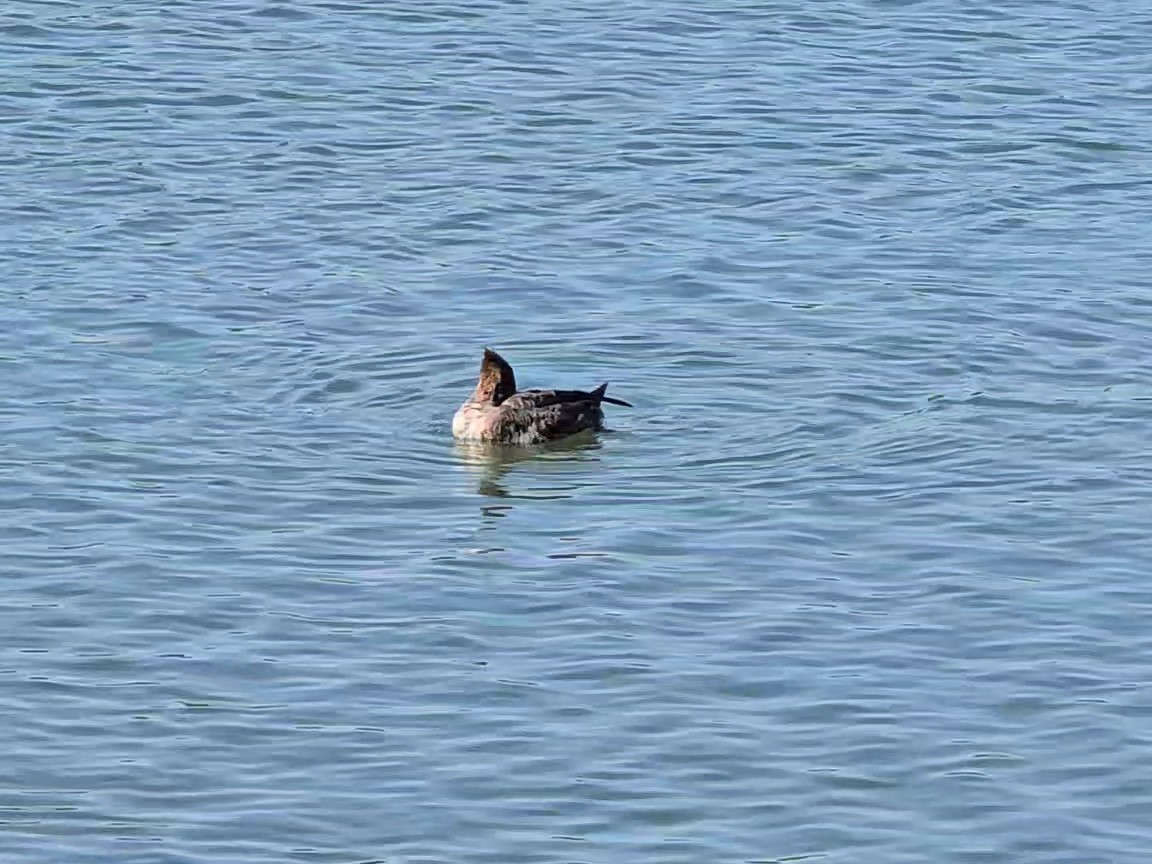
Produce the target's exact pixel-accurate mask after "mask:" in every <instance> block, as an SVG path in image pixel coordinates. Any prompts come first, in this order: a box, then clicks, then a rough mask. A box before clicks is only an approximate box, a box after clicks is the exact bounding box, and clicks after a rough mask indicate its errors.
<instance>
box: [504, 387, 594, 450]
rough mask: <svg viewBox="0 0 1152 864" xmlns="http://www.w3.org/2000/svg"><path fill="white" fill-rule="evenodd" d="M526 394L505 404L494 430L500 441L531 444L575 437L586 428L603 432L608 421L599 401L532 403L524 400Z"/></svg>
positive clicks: (509, 399)
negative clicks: (568, 436)
mask: <svg viewBox="0 0 1152 864" xmlns="http://www.w3.org/2000/svg"><path fill="white" fill-rule="evenodd" d="M529 392H531V391H529ZM542 392H549V391H542ZM551 392H563V391H551ZM524 395H528V393H524V394H521V393H517V394H516V395H515V396H511V397H509V398H508V399H506V400H505V401H504V402H503V403H502V404H501V406H500V415H499V417H498V418H497V420H496V422H495V424H494V428H493V429H492V432H493V436H494V437H495V439H496V440H500V441H517V442H520V443H524V444H531V443H536V442H539V441H548V440H551V439H553V438H561V437H563V436H565V435H574V434H575V433H577V432H583V431H584V430H585V429H599V428H601V425H602V424H603V422H604V412H603V411H601V410H600V405H599V403H598V402H596V401H595V400H592V399H584V400H581V401H552V402H548V403H547V404H531V401H532V400H531V399H526V400H521V399H520V397H521V396H524Z"/></svg>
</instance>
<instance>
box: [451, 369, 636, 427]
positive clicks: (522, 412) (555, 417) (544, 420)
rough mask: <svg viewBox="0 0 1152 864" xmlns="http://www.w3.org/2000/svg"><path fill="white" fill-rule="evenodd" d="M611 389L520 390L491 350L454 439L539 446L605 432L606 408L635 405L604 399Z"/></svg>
mask: <svg viewBox="0 0 1152 864" xmlns="http://www.w3.org/2000/svg"><path fill="white" fill-rule="evenodd" d="M607 389H608V385H607V384H606V383H605V384H601V385H600V386H599V387H597V388H596V389H595V390H593V391H591V392H587V393H586V392H585V391H583V390H520V391H517V390H516V374H515V373H514V372H513V371H512V367H511V366H509V365H508V362H507V361H506V360H505V359H504V358H503V357H501V356H500V355H499V354H497V353H496V352H495V351H493V350H492V349H491V348H485V349H484V359H483V360H482V361H481V362H480V380H479V381H477V382H476V389H475V390H473V391H472V395H471V396H469V397H468V399H467V400H466V401H465V402H464V404H463V405H461V406H460V409H459V410H458V411H457V412H456V416H455V417H453V418H452V434H453V435H454V436H456V437H457V438H460V439H462V440H465V441H484V442H489V443H492V444H539V443H541V442H543V441H553V440H555V439H557V438H563V437H565V436H566V435H573V434H575V433H577V432H583V431H584V430H585V429H596V430H599V429H603V428H604V411H603V410H602V409H601V407H600V406H601V404H602V403H604V402H611V403H612V404H613V405H624V406H626V407H628V408H631V407H632V405H631V404H630V403H628V402H625V401H624V400H623V399H613V398H612V397H611V396H605V395H604V391H605V390H607Z"/></svg>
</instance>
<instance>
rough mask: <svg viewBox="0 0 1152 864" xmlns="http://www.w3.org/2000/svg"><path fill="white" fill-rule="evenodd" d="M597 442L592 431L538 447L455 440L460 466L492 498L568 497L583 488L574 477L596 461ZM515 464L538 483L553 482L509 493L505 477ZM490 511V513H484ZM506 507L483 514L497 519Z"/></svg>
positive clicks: (482, 493)
mask: <svg viewBox="0 0 1152 864" xmlns="http://www.w3.org/2000/svg"><path fill="white" fill-rule="evenodd" d="M600 446H601V445H600V441H599V439H598V437H597V435H596V434H595V433H594V432H588V433H580V434H579V435H572V436H570V437H568V438H564V439H561V440H559V441H552V442H549V443H547V444H539V445H536V446H534V447H510V446H506V445H499V444H485V443H479V442H474V441H457V442H456V456H457V458H458V459H459V460H460V464H461V465H462V466H464V469H465V470H466V471H468V473H469V474H471V475H473V476H474V477H475V478H476V480H477V482H478V486H477V489H476V491H477V492H479V493H480V494H481V495H486V496H488V497H491V498H513V499H515V498H528V499H532V498H535V499H548V498H571V497H572V494H573V493H574V492H575V490H576V489H577V488H578V487H579V486H580V485H582V484H581V483H580V481H579V479H578V478H577V477H576V476H574V475H575V473H576V472H577V471H578V470H579V468H580V467H581V466H588V465H589V464H590V463H594V462H598V461H599V456H598V455H596V451H597V450H599V449H600ZM517 465H519V466H521V470H519V471H517V473H524V474H526V475H528V474H529V473H530V476H531V477H532V479H535V480H537V481H547V480H549V479H554V480H556V481H559V482H555V483H548V482H544V483H537V484H533V487H532V488H529V489H523V490H517V491H516V492H515V493H510V492H509V491H508V487H507V486H506V485H505V483H504V478H505V477H506V476H507V475H508V474H509V473H510V472H511V471H512V470H513V468H515V467H516V466H517ZM489 509H491V510H492V511H493V512H491V513H487V511H488V510H489ZM503 509H506V508H485V511H486V515H491V516H500V515H503V514H502V513H500V512H499V511H500V510H503Z"/></svg>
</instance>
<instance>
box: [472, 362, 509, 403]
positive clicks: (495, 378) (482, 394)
mask: <svg viewBox="0 0 1152 864" xmlns="http://www.w3.org/2000/svg"><path fill="white" fill-rule="evenodd" d="M515 392H516V374H515V373H514V372H513V371H512V367H511V366H509V365H508V362H507V361H506V360H505V359H504V358H503V357H501V356H500V355H499V354H497V353H496V352H495V351H493V350H492V349H491V348H485V349H484V359H483V360H482V361H480V380H479V381H477V382H476V390H475V391H474V392H473V393H472V400H473V401H475V402H489V401H490V402H492V403H493V404H494V405H499V404H500V403H501V402H503V401H504V400H505V399H507V398H508V397H509V396H511V395H512V394H513V393H515Z"/></svg>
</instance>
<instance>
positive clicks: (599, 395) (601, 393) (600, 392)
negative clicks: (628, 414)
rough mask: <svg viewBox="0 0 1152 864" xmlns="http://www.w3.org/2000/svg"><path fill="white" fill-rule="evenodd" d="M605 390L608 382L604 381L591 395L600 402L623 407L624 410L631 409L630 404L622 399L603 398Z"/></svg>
mask: <svg viewBox="0 0 1152 864" xmlns="http://www.w3.org/2000/svg"><path fill="white" fill-rule="evenodd" d="M607 389H608V382H607V381H605V382H604V383H603V384H601V385H600V386H599V387H597V388H596V389H595V390H593V391H592V395H593V396H595V397H596V398H597V399H598V400H600V401H601V402H607V403H609V404H611V405H623V406H624V407H625V408H631V407H633V406H632V403H631V402H625V401H624V400H623V399H616V398H614V397H612V396H605V395H604V391H605V390H607Z"/></svg>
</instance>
